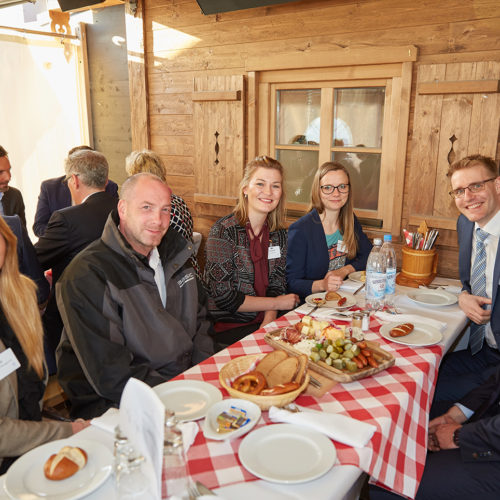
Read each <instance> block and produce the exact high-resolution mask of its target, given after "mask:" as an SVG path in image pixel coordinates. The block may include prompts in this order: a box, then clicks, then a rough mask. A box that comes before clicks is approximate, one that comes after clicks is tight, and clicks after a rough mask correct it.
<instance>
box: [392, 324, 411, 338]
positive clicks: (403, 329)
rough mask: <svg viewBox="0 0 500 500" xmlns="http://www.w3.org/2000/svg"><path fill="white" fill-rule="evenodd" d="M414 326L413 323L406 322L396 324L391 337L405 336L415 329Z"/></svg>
mask: <svg viewBox="0 0 500 500" xmlns="http://www.w3.org/2000/svg"><path fill="white" fill-rule="evenodd" d="M413 328H414V326H413V325H412V324H411V323H404V324H402V325H398V326H395V327H394V328H393V329H392V330H391V331H390V335H391V337H404V336H405V335H408V334H409V333H411V332H412V331H413Z"/></svg>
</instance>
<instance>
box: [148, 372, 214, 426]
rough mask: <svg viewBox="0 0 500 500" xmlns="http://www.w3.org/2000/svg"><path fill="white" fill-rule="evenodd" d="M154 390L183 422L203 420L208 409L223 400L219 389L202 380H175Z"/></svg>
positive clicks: (166, 406)
mask: <svg viewBox="0 0 500 500" xmlns="http://www.w3.org/2000/svg"><path fill="white" fill-rule="evenodd" d="M153 390H154V391H155V392H156V394H157V395H158V397H159V398H160V399H161V402H162V403H163V404H164V405H165V408H167V409H169V410H172V411H174V412H175V416H176V417H177V418H178V419H179V421H181V422H190V421H191V420H198V419H200V418H203V417H204V416H205V415H206V414H207V411H208V409H209V408H210V407H211V406H212V405H213V404H214V403H217V401H220V400H221V399H222V393H221V392H220V391H219V389H217V387H215V386H213V385H212V384H209V383H207V382H203V381H201V380H173V381H171V382H164V383H163V384H159V385H157V386H156V387H153Z"/></svg>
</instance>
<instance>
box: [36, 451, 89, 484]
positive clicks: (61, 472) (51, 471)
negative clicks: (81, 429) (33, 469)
mask: <svg viewBox="0 0 500 500" xmlns="http://www.w3.org/2000/svg"><path fill="white" fill-rule="evenodd" d="M86 464H87V453H86V452H85V451H84V450H82V449H81V448H76V447H74V446H64V447H63V448H61V449H60V450H59V451H58V452H57V454H54V455H51V456H50V457H49V458H48V459H47V461H46V462H45V465H44V467H43V472H44V474H45V477H46V478H47V479H50V480H52V481H61V480H62V479H67V478H68V477H71V476H73V475H74V474H76V473H77V472H78V471H79V470H80V469H83V468H84V467H85V465H86Z"/></svg>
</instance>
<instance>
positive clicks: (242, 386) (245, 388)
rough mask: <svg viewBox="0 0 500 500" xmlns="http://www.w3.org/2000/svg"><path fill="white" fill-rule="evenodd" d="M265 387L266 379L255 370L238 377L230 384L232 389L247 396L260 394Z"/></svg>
mask: <svg viewBox="0 0 500 500" xmlns="http://www.w3.org/2000/svg"><path fill="white" fill-rule="evenodd" d="M266 385H267V382H266V377H264V375H262V373H260V372H258V371H256V370H255V371H253V372H249V373H245V374H244V375H240V376H239V377H238V378H237V379H236V380H235V381H234V382H233V384H232V386H233V389H236V390H237V391H240V392H245V393H247V394H260V392H261V391H262V389H264V388H265V387H266Z"/></svg>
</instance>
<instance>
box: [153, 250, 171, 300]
mask: <svg viewBox="0 0 500 500" xmlns="http://www.w3.org/2000/svg"><path fill="white" fill-rule="evenodd" d="M149 267H151V269H153V270H154V272H155V282H156V286H157V287H158V292H159V293H160V298H161V303H162V304H163V307H165V304H166V301H167V289H166V287H165V272H164V271H163V265H162V263H161V259H160V254H159V253H158V249H157V248H156V247H154V248H153V250H151V253H150V254H149Z"/></svg>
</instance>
